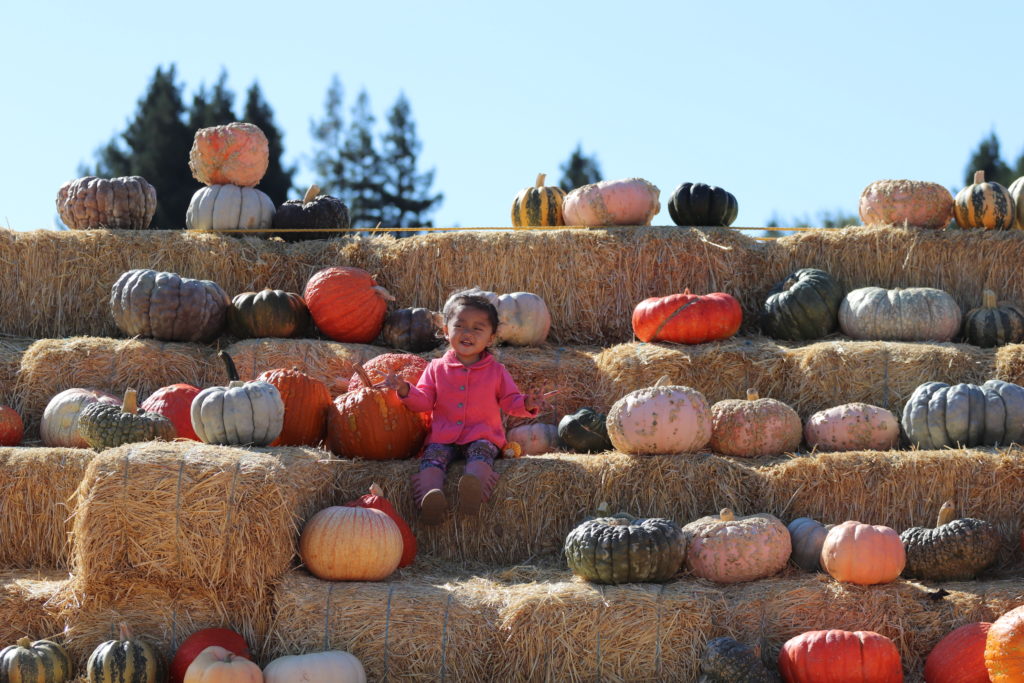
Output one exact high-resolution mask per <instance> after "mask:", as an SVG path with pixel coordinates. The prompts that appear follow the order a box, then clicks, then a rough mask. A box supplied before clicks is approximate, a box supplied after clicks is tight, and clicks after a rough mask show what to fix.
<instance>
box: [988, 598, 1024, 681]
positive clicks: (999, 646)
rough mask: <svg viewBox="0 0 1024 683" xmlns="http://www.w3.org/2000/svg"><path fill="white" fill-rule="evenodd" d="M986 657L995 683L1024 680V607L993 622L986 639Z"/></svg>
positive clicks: (991, 677)
mask: <svg viewBox="0 0 1024 683" xmlns="http://www.w3.org/2000/svg"><path fill="white" fill-rule="evenodd" d="M984 656H985V669H986V671H988V677H989V679H990V680H991V681H992V683H1018V682H1019V681H1022V680H1024V605H1022V606H1020V607H1016V608H1014V609H1012V610H1010V611H1009V612H1006V613H1005V614H1003V615H1002V616H1000V617H999V618H998V619H996V620H995V621H994V622H992V626H990V627H989V629H988V634H987V635H986V636H985V655H984Z"/></svg>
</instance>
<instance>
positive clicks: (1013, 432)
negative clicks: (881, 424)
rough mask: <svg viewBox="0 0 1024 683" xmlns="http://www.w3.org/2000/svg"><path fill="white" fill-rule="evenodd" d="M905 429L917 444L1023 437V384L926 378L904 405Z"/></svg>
mask: <svg viewBox="0 0 1024 683" xmlns="http://www.w3.org/2000/svg"><path fill="white" fill-rule="evenodd" d="M902 424H903V431H904V432H905V433H906V435H907V439H908V440H909V441H910V442H911V443H912V444H914V445H916V446H917V447H918V448H924V449H939V448H946V447H949V446H953V447H955V446H966V447H968V448H973V447H975V446H993V447H999V446H1003V447H1005V446H1009V445H1010V444H1012V443H1024V387H1021V386H1019V385H1017V384H1011V383H1010V382H1003V381H1001V380H994V379H993V380H989V381H987V382H985V383H984V384H982V385H981V386H978V385H976V384H967V383H963V384H955V385H953V386H950V385H948V384H946V383H945V382H925V383H924V384H921V385H919V386H918V387H917V388H916V389H914V393H912V394H911V395H910V398H909V399H908V400H907V402H906V404H904V406H903V419H902Z"/></svg>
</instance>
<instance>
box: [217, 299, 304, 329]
mask: <svg viewBox="0 0 1024 683" xmlns="http://www.w3.org/2000/svg"><path fill="white" fill-rule="evenodd" d="M309 321H310V317H309V309H308V308H306V302H305V301H303V300H302V297H301V296H299V295H298V294H296V293H295V292H285V291H283V290H280V289H269V288H268V289H263V290H261V291H259V292H242V293H241V294H238V295H236V296H235V298H233V299H232V300H231V306H229V307H228V312H227V323H228V331H229V332H230V333H231V334H232V335H234V336H236V337H238V338H239V339H250V338H259V337H301V336H303V335H304V334H305V333H306V331H307V329H308V328H309Z"/></svg>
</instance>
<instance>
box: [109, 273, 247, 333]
mask: <svg viewBox="0 0 1024 683" xmlns="http://www.w3.org/2000/svg"><path fill="white" fill-rule="evenodd" d="M230 305H231V299H229V298H228V295H227V293H225V292H224V290H223V289H221V288H220V285H218V284H217V283H216V282H211V281H210V280H193V279H190V278H187V277H181V276H180V275H178V274H177V273H168V272H158V271H155V270H149V269H145V268H141V269H135V270H129V271H126V272H124V273H121V276H120V277H118V278H117V282H115V283H114V286H113V287H111V290H110V311H111V313H112V314H113V316H114V322H115V323H116V324H117V327H118V328H119V329H120V330H121V331H122V332H124V333H125V334H127V335H128V336H132V337H134V336H141V337H153V338H154V339H161V340H163V341H187V342H194V341H210V340H211V339H214V338H215V337H217V336H218V335H219V334H220V333H221V330H223V329H224V320H225V316H226V314H227V310H228V306H230Z"/></svg>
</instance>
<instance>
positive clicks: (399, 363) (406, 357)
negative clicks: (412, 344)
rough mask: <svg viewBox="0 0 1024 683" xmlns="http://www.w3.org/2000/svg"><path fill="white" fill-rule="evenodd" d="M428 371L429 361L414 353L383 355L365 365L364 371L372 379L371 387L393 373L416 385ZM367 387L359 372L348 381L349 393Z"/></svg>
mask: <svg viewBox="0 0 1024 683" xmlns="http://www.w3.org/2000/svg"><path fill="white" fill-rule="evenodd" d="M426 369H427V361H425V360H424V359H423V358H421V357H420V356H417V355H415V354H412V353H382V354H381V355H379V356H374V357H373V358H371V359H370V360H368V361H366V362H365V363H363V370H364V371H365V372H366V376H367V377H369V378H370V386H372V385H373V384H376V383H377V382H380V381H381V380H383V379H384V377H385V376H386V375H387V374H388V373H391V372H393V373H395V374H396V375H398V376H399V377H401V378H402V379H404V380H405V381H406V382H409V383H410V384H416V382H419V381H420V376H421V375H423V371H424V370H426ZM366 387H367V384H366V382H365V381H364V380H363V378H362V376H361V375H360V374H359V372H358V371H357V372H356V373H355V374H354V375H352V377H351V378H350V379H349V381H348V390H349V391H355V390H356V389H365V388H366Z"/></svg>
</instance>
